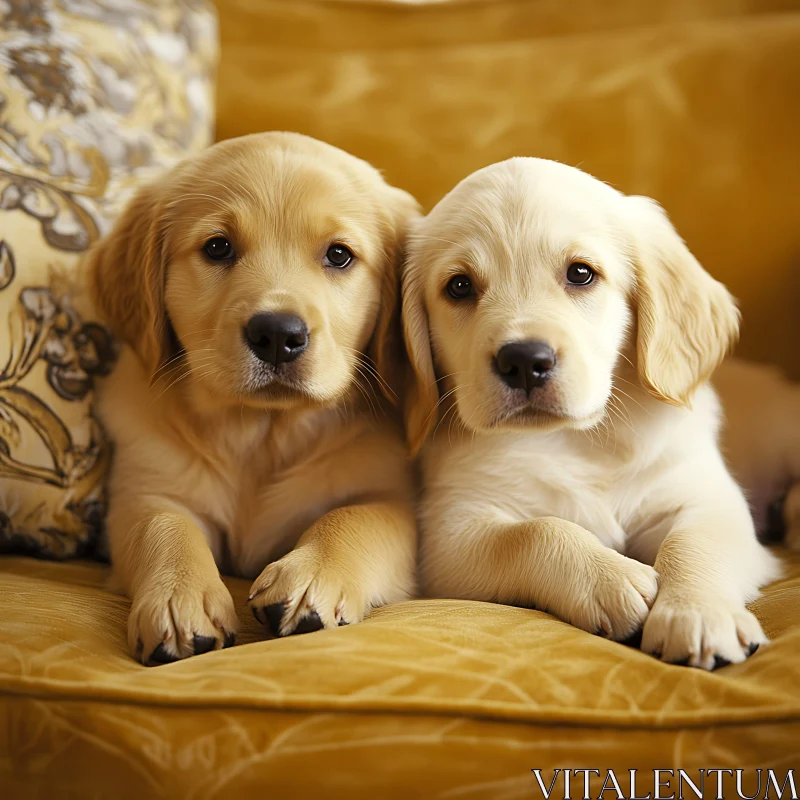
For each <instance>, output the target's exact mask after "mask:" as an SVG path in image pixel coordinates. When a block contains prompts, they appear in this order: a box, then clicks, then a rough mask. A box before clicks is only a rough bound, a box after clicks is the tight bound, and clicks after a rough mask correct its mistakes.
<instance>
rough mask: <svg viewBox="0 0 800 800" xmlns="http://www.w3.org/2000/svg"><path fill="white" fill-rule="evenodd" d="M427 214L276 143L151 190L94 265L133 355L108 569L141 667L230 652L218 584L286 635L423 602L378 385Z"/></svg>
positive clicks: (399, 442)
mask: <svg viewBox="0 0 800 800" xmlns="http://www.w3.org/2000/svg"><path fill="white" fill-rule="evenodd" d="M416 208H417V206H416V202H415V201H414V200H413V199H412V198H411V197H410V196H409V195H408V194H406V193H405V192H402V191H400V190H399V189H395V188H392V187H390V186H388V185H387V184H386V183H385V182H384V181H383V179H382V178H381V177H380V175H379V174H378V172H377V171H376V170H375V169H373V168H372V167H371V166H369V165H368V164H366V163H365V162H363V161H360V160H359V159H357V158H354V157H353V156H351V155H348V154H347V153H344V152H342V151H341V150H338V149H336V148H334V147H331V146H329V145H326V144H323V143H321V142H318V141H315V140H313V139H310V138H308V137H305V136H300V135H297V134H288V133H265V134H259V135H253V136H247V137H243V138H241V139H236V140H231V141H226V142H223V143H221V144H217V145H215V146H214V147H212V148H210V149H209V150H207V151H205V152H204V153H202V154H201V155H199V156H198V157H196V158H193V159H190V160H188V161H186V162H184V163H182V164H180V165H179V166H177V167H176V168H175V169H174V170H173V171H172V172H170V173H169V174H167V175H166V176H165V177H164V178H163V179H162V180H160V181H158V182H157V183H155V184H153V185H152V186H148V187H147V188H145V189H143V190H142V191H141V192H140V193H139V194H138V195H137V196H136V198H135V199H134V200H133V202H132V203H131V205H130V206H129V208H128V209H127V211H126V212H125V213H124V215H123V216H122V218H121V219H120V221H119V223H118V224H117V226H116V227H115V228H114V230H113V232H112V233H111V234H110V236H108V238H106V239H105V240H103V241H101V242H100V243H99V244H98V245H97V247H96V248H95V249H94V250H93V251H92V252H91V253H90V256H89V260H88V265H87V266H88V272H89V279H90V285H91V289H92V293H93V296H94V298H95V301H96V303H97V307H98V308H99V309H100V311H101V312H102V315H103V316H104V317H105V318H106V319H107V320H108V322H109V324H110V325H111V326H112V328H113V329H114V330H115V331H116V332H117V333H118V334H119V336H120V337H121V339H122V340H123V342H124V343H125V345H126V346H125V347H124V348H123V351H122V353H121V358H120V362H119V364H118V366H117V368H116V370H115V371H114V373H113V375H112V376H111V377H110V378H109V379H108V381H107V385H106V386H105V387H103V390H102V396H101V399H100V413H101V416H102V418H103V420H104V421H105V424H106V425H107V426H108V430H109V431H110V433H111V435H112V437H113V439H114V441H115V458H114V465H113V469H112V473H111V477H110V484H109V493H110V510H109V515H108V536H109V543H110V550H111V559H112V563H113V572H114V575H115V577H116V579H117V581H118V582H119V584H120V585H121V587H122V589H123V590H124V591H125V592H126V593H127V594H128V596H129V597H130V598H131V600H132V607H131V612H130V619H129V624H128V641H129V646H130V650H131V652H132V653H133V654H134V655H135V656H136V657H137V658H138V659H140V660H141V661H142V662H143V663H145V664H154V663H163V662H166V661H172V660H175V659H179V658H183V657H185V656H190V655H193V654H196V653H203V652H206V651H208V650H210V649H217V648H221V647H224V646H227V645H229V644H232V643H233V640H234V635H235V633H236V629H237V618H236V611H235V609H234V605H233V601H232V599H231V596H230V594H229V593H228V590H227V589H226V587H225V586H224V585H223V583H222V581H221V580H220V575H219V569H226V570H230V571H231V572H233V573H236V574H239V575H243V576H248V577H253V578H255V581H254V583H253V586H252V593H251V595H250V605H251V607H252V610H253V613H254V614H255V615H256V617H257V618H258V619H259V620H261V621H262V622H263V623H265V624H269V625H270V626H271V628H272V629H273V631H274V632H275V633H276V634H279V635H286V634H290V633H293V632H294V633H299V632H306V631H309V630H315V629H318V628H322V627H324V628H331V627H333V626H336V625H344V624H347V623H353V622H358V621H359V620H360V619H362V617H364V615H365V614H367V613H368V612H369V610H370V608H372V607H373V606H376V605H379V604H382V603H387V602H392V601H396V600H401V599H403V598H406V597H407V596H408V595H409V592H411V591H412V588H413V585H414V572H415V560H416V526H415V520H414V512H413V504H412V498H411V489H410V482H409V472H408V467H407V456H406V451H405V443H404V441H403V434H402V423H401V422H400V421H397V422H395V421H393V417H392V415H391V414H389V413H386V408H385V405H384V404H382V403H381V402H380V401H379V398H378V391H377V388H378V387H381V386H382V387H383V388H384V389H386V391H387V392H388V391H389V390H388V388H387V385H386V381H387V380H389V367H388V365H389V363H390V360H391V357H390V353H391V352H392V347H393V344H392V341H393V339H392V330H393V328H397V336H395V337H394V339H395V340H399V325H398V321H397V315H396V314H395V313H394V310H395V305H396V303H395V301H396V295H397V282H398V276H397V271H398V270H397V264H398V263H399V244H400V243H401V242H402V240H403V238H404V231H405V227H406V223H407V221H408V219H409V218H410V217H411V216H413V215H414V214H415V213H416ZM393 314H394V320H395V322H394V324H393V322H392V319H393ZM397 343H398V344H399V341H397Z"/></svg>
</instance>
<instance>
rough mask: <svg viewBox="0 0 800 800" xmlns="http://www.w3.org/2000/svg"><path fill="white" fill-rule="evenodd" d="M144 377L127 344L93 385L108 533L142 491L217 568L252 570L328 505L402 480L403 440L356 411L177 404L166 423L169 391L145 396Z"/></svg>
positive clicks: (123, 521)
mask: <svg viewBox="0 0 800 800" xmlns="http://www.w3.org/2000/svg"><path fill="white" fill-rule="evenodd" d="M146 387H147V382H146V376H145V375H144V374H143V371H142V370H141V367H140V365H139V363H138V361H137V360H136V358H135V357H134V355H133V354H132V353H131V352H129V351H126V352H125V353H124V354H123V356H122V358H121V360H120V363H119V365H118V367H117V369H116V371H115V372H114V374H113V375H112V376H111V377H110V378H109V379H108V380H107V382H106V385H105V386H104V390H103V392H102V393H101V398H102V399H101V406H100V413H101V416H102V417H103V420H104V422H105V424H106V425H107V426H108V428H109V432H110V433H111V435H112V436H113V438H114V440H115V442H116V452H115V460H114V465H113V468H112V474H111V478H110V490H111V492H112V494H113V496H114V500H115V502H114V506H113V507H112V513H111V515H110V519H109V533H110V535H111V536H112V537H113V536H114V535H115V533H117V532H118V531H117V530H116V528H117V527H119V528H120V529H121V530H124V528H125V526H126V525H128V524H129V521H128V515H129V512H130V511H131V509H132V507H137V506H139V505H140V504H141V503H142V502H143V501H146V499H147V498H148V497H150V496H152V497H158V498H160V499H167V500H168V501H169V502H170V504H172V505H173V506H174V507H175V508H176V510H180V511H181V512H182V513H185V514H187V515H190V516H191V517H193V518H194V519H195V521H196V522H197V524H198V525H199V527H200V528H201V529H202V530H203V532H204V534H205V536H206V538H207V540H208V543H209V546H210V547H211V550H212V552H213V554H214V558H215V560H216V561H217V564H218V566H219V567H220V568H221V569H224V570H228V571H232V572H233V573H235V574H237V575H241V576H244V577H254V576H255V575H257V574H258V573H259V572H260V571H261V570H262V569H263V567H264V566H265V564H267V563H268V562H270V561H273V560H275V559H276V558H279V557H280V556H282V555H284V554H285V553H286V552H288V551H289V550H291V549H292V547H293V546H294V545H295V544H296V543H297V540H298V539H299V537H300V535H301V534H302V533H303V531H304V530H306V529H307V528H308V527H309V526H310V525H311V524H312V523H313V522H314V521H316V520H317V519H319V518H320V517H322V516H323V515H324V514H326V513H327V512H328V511H330V510H331V509H333V508H337V507H340V506H342V505H347V504H348V503H352V502H359V501H360V500H361V499H363V498H364V497H369V496H374V495H380V494H381V493H384V494H386V493H400V494H402V493H403V487H404V485H405V484H406V483H407V480H406V479H405V477H404V468H403V463H404V459H403V457H402V446H401V445H400V444H399V443H398V442H396V441H395V442H394V443H393V442H392V441H381V440H382V439H383V438H386V439H389V437H385V436H383V435H382V433H381V432H380V431H377V430H375V428H374V427H373V426H372V425H371V424H370V423H369V421H367V420H365V419H360V420H349V419H347V417H345V416H344V415H343V414H342V412H341V411H338V410H334V409H323V410H311V411H301V412H295V413H294V414H286V415H281V414H279V413H267V412H263V411H259V412H255V413H254V412H253V411H252V410H249V409H238V410H236V409H233V410H229V411H227V412H220V413H221V414H224V416H225V417H226V418H225V419H221V418H216V419H215V418H214V417H208V418H203V417H202V416H201V417H197V418H193V414H194V413H196V412H194V411H193V410H192V409H189V408H185V409H183V412H182V415H181V416H182V423H179V424H175V420H176V417H175V415H174V414H171V413H164V412H165V409H164V408H163V407H162V405H161V404H162V403H166V402H169V400H168V399H167V398H161V399H160V400H159V399H157V400H156V401H155V402H154V400H153V395H152V394H151V392H150V391H149V389H147V388H146ZM227 417H230V418H231V419H230V420H228V419H227ZM229 423H232V424H229ZM395 451H396V452H395ZM387 456H388V457H387ZM392 456H395V457H394V458H392Z"/></svg>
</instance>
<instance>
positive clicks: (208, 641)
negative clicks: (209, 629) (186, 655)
mask: <svg viewBox="0 0 800 800" xmlns="http://www.w3.org/2000/svg"><path fill="white" fill-rule="evenodd" d="M216 642H217V640H216V639H215V638H214V637H213V636H200V635H199V634H197V633H196V634H195V635H194V654H195V655H196V656H201V655H203V653H207V652H208V651H209V650H213V649H214V645H215V644H216Z"/></svg>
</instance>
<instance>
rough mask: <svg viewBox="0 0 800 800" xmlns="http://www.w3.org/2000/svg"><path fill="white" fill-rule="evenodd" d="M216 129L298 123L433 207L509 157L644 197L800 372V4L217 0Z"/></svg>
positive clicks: (769, 352) (749, 333) (770, 347)
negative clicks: (543, 161) (541, 160)
mask: <svg viewBox="0 0 800 800" xmlns="http://www.w3.org/2000/svg"><path fill="white" fill-rule="evenodd" d="M218 8H219V11H220V14H219V17H220V31H221V37H222V60H221V63H220V70H219V84H218V107H217V133H218V136H219V137H221V138H226V137H229V136H236V135H238V134H241V133H250V132H252V131H256V130H264V129H287V130H297V131H301V132H303V133H308V134H310V135H312V136H316V137H319V138H321V139H324V140H326V141H329V142H331V143H332V144H336V145H338V146H341V147H343V148H345V149H347V150H350V151H352V152H354V153H356V154H358V155H359V156H361V157H363V158H366V159H367V160H369V161H371V162H373V163H374V164H376V165H377V166H378V167H380V168H381V169H383V170H384V171H385V173H386V176H387V178H388V179H389V180H390V181H392V182H394V183H397V184H398V185H400V186H402V187H403V188H405V189H408V190H409V191H411V192H412V193H414V194H416V195H417V197H418V198H419V199H420V201H421V202H422V203H423V204H424V205H425V206H426V207H430V206H431V205H432V204H433V203H435V202H436V201H437V200H438V199H439V198H440V197H441V196H442V195H443V194H444V193H445V192H447V191H448V190H449V189H450V188H452V187H453V186H454V185H455V184H456V183H457V182H458V181H459V180H461V179H462V178H463V177H464V176H465V175H467V174H468V173H469V172H471V171H473V170H475V169H477V168H479V167H482V166H485V165H486V164H490V163H492V162H494V161H499V160H501V159H504V158H508V157H510V156H514V155H533V156H542V157H545V158H553V159H557V160H559V161H564V162H565V163H567V164H572V165H574V166H580V167H582V168H583V169H585V170H587V171H588V172H590V173H592V174H594V175H596V176H597V177H599V178H601V179H602V180H605V181H608V182H610V183H612V184H614V185H615V186H617V187H618V188H620V189H621V190H623V191H625V192H630V193H638V194H646V195H650V196H652V197H655V198H656V199H657V200H658V201H659V202H661V203H662V204H663V205H664V207H665V208H666V209H667V211H668V212H669V214H670V216H671V217H672V219H673V221H674V222H675V224H676V225H677V228H678V230H679V231H680V232H681V234H682V235H683V236H684V237H685V238H686V240H687V242H688V244H689V246H690V247H691V248H692V250H693V251H694V252H695V254H696V255H697V256H698V258H699V259H700V261H701V263H703V264H704V265H705V266H706V267H707V268H708V269H709V270H710V271H711V272H712V274H714V275H715V276H716V277H718V278H719V279H721V280H723V281H724V282H726V283H727V284H728V285H729V287H730V288H731V290H732V291H733V293H734V294H735V295H736V296H737V297H739V298H740V300H741V305H742V310H743V312H744V321H745V322H744V328H743V334H742V344H741V346H740V349H739V353H740V355H743V356H747V357H750V358H755V359H758V360H767V361H772V362H774V363H778V364H780V365H782V366H783V367H784V368H785V369H787V370H789V371H790V372H791V373H792V374H793V375H794V376H795V377H800V357H798V356H797V351H796V347H797V341H798V338H800V313H798V300H797V298H798V296H800V270H798V265H799V264H800V225H798V215H800V201H798V196H797V187H798V185H800V147H798V146H797V129H798V125H800V104H798V102H797V98H798V97H800V3H799V2H797V0H605V1H604V2H602V3H598V2H593V0H571V2H561V1H560V0H544V1H542V0H491V2H489V1H487V0H472V2H470V1H469V0H453V1H452V2H419V3H416V2H415V3H403V2H358V0H356V1H353V0H291V2H287V1H286V0H219V1H218Z"/></svg>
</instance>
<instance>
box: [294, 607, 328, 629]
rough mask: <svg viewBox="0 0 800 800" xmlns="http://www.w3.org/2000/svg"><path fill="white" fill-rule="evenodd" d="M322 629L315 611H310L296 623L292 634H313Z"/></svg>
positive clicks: (320, 621)
mask: <svg viewBox="0 0 800 800" xmlns="http://www.w3.org/2000/svg"><path fill="white" fill-rule="evenodd" d="M323 627H324V626H323V624H322V620H321V619H320V618H319V614H317V612H316V611H312V612H311V613H310V614H308V615H307V616H305V617H303V619H301V620H300V622H298V623H297V627H296V628H295V629H294V633H313V632H314V631H319V630H322V628H323Z"/></svg>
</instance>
